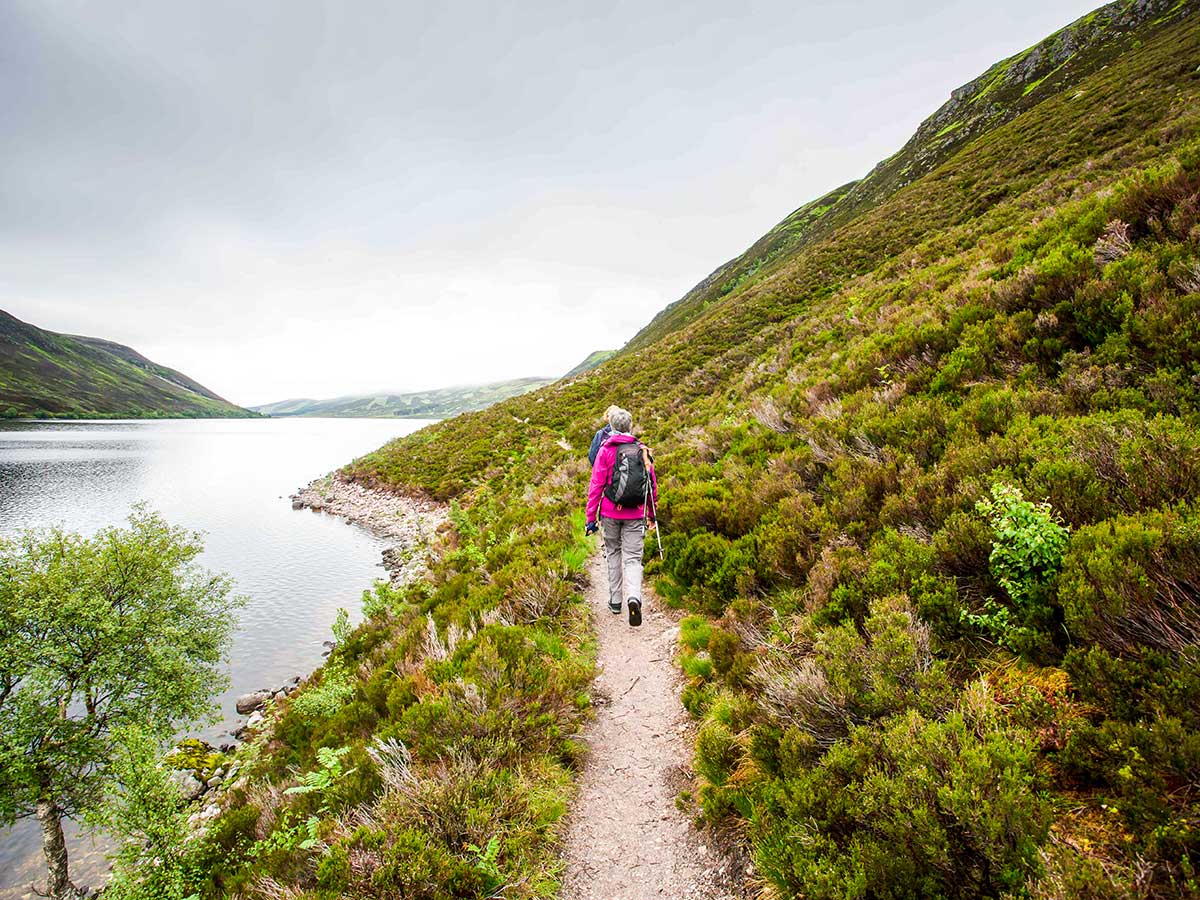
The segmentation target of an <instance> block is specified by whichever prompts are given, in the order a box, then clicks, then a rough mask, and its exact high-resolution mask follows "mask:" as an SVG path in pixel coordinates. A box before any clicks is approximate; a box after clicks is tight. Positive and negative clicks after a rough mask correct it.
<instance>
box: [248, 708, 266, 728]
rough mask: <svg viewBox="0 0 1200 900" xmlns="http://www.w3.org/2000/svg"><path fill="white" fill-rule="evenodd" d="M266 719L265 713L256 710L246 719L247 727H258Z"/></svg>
mask: <svg viewBox="0 0 1200 900" xmlns="http://www.w3.org/2000/svg"><path fill="white" fill-rule="evenodd" d="M265 721H266V717H265V716H263V714H262V713H261V712H260V711H259V710H255V711H254V712H252V713H250V718H248V719H247V720H246V727H247V728H257V727H258V726H259V725H261V724H262V723H263V722H265Z"/></svg>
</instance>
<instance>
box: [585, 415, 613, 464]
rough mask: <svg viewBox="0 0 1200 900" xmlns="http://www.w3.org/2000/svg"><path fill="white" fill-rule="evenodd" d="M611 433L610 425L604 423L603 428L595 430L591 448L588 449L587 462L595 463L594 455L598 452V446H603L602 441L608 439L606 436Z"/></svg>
mask: <svg viewBox="0 0 1200 900" xmlns="http://www.w3.org/2000/svg"><path fill="white" fill-rule="evenodd" d="M610 434H612V426H611V425H609V424H607V423H606V424H605V426H604V427H603V428H601V429H600V430H599V431H597V432H596V436H595V437H593V438H592V446H591V449H589V450H588V464H589V465H593V466H594V465H595V464H596V456H597V454H599V452H600V448H601V447H603V446H604V442H605V441H607V440H608V436H609V435H610Z"/></svg>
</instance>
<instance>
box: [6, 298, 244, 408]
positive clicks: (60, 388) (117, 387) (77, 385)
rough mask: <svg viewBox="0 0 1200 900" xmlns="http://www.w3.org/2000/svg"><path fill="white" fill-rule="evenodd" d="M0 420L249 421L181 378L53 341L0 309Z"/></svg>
mask: <svg viewBox="0 0 1200 900" xmlns="http://www.w3.org/2000/svg"><path fill="white" fill-rule="evenodd" d="M0 415H4V416H36V417H42V416H58V417H73V418H93V417H95V418H113V417H117V418H141V417H144V416H167V417H209V416H217V417H226V416H249V415H253V413H250V412H249V411H247V410H244V409H242V408H241V407H238V406H234V405H233V404H232V403H229V402H228V401H226V400H224V399H222V398H221V397H218V396H217V395H216V394H214V393H213V392H212V391H210V390H209V389H208V388H206V387H204V386H203V385H202V384H200V383H198V382H196V381H194V380H193V379H191V378H188V377H187V376H186V375H184V374H183V373H182V372H177V371H175V370H174V369H170V368H167V367H166V366H162V365H159V364H158V363H155V362H152V361H151V360H149V359H146V357H144V356H142V355H141V354H140V353H138V352H137V351H136V350H133V349H131V348H129V347H125V346H123V345H121V344H116V343H113V342H112V341H106V340H101V339H100V338H90V337H80V336H78V335H68V334H56V333H55V332H52V331H45V330H43V329H41V328H38V327H37V326H35V325H30V324H28V323H27V322H22V321H21V320H20V319H17V318H15V317H14V316H11V315H9V314H8V313H6V312H4V311H3V310H0Z"/></svg>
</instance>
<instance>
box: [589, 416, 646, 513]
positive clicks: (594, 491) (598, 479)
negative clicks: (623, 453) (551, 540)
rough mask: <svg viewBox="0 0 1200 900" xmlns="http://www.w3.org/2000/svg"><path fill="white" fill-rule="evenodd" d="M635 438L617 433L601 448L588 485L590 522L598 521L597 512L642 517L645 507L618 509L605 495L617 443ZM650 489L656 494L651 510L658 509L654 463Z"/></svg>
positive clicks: (631, 441) (624, 442)
mask: <svg viewBox="0 0 1200 900" xmlns="http://www.w3.org/2000/svg"><path fill="white" fill-rule="evenodd" d="M635 440H637V439H636V438H635V437H634V436H633V435H632V434H620V433H617V434H614V435H612V436H611V437H610V438H609V439H608V440H607V441H605V442H604V446H602V447H601V448H600V453H599V455H598V456H597V457H596V464H595V465H594V466H592V483H591V484H589V485H588V499H587V520H588V521H589V522H595V521H596V513H597V512H599V513H600V515H602V516H605V517H607V518H609V519H640V518H641V517H642V513H643V508H642V507H641V506H636V507H627V508H624V509H617V507H616V506H615V505H614V504H613V502H612V501H611V500H609V499H608V498H607V497H605V496H604V489H605V488H606V487H608V483H609V481H610V480H612V468H613V462H614V460H615V459H616V456H617V445H618V444H632V443H633V442H634V441H635ZM650 491H651V493H652V494H653V495H654V504H653V505H652V506H651V510H652V511H653V510H657V509H658V477H657V476H656V475H655V474H654V464H653V463H651V464H650Z"/></svg>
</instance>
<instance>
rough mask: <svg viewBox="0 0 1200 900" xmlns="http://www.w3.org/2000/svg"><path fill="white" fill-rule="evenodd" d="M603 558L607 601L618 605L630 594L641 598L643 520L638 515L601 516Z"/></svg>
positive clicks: (644, 528) (644, 525) (644, 526)
mask: <svg viewBox="0 0 1200 900" xmlns="http://www.w3.org/2000/svg"><path fill="white" fill-rule="evenodd" d="M600 533H601V534H602V535H603V536H604V558H605V560H606V561H607V562H608V602H609V604H610V605H613V606H615V605H619V604H620V603H622V602H623V601H624V600H627V599H628V598H630V597H637V598H638V599H639V600H641V599H642V545H643V542H644V541H645V538H646V523H645V522H643V521H642V520H641V519H609V518H606V517H605V516H601V517H600Z"/></svg>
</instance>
